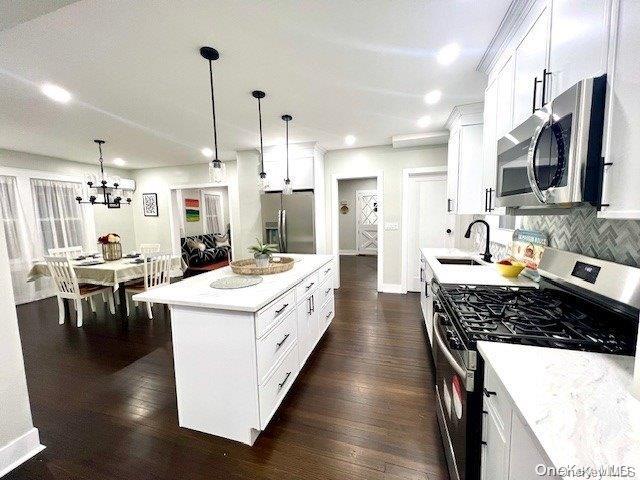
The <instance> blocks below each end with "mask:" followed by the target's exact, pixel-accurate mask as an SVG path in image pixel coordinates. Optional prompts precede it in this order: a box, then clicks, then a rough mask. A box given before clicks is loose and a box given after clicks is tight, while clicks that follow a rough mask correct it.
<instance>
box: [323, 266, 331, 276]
mask: <svg viewBox="0 0 640 480" xmlns="http://www.w3.org/2000/svg"><path fill="white" fill-rule="evenodd" d="M330 271H331V267H329V268H327V269H326V270H325V271H324V273H325V275H326V274H327V273H329V272H330Z"/></svg>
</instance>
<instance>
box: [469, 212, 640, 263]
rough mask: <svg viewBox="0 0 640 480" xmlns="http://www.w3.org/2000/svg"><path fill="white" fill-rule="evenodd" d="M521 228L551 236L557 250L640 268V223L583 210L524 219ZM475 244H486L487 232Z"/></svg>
mask: <svg viewBox="0 0 640 480" xmlns="http://www.w3.org/2000/svg"><path fill="white" fill-rule="evenodd" d="M520 228H523V229H525V230H538V231H541V232H545V233H547V235H549V245H550V246H552V247H553V248H558V249H560V250H568V251H570V252H576V253H580V254H582V255H587V256H589V257H594V258H601V259H603V260H610V261H612V262H616V263H623V264H625V265H631V266H633V267H638V266H640V221H639V220H608V219H600V218H598V217H597V212H596V210H595V209H594V208H592V207H581V208H574V209H572V210H571V212H570V213H569V214H568V215H540V216H538V215H532V216H524V217H522V226H521V227H520ZM478 237H481V238H478ZM475 243H476V245H478V246H480V245H484V233H482V234H481V235H477V236H476V238H475ZM498 245H499V244H496V246H495V247H496V248H495V249H496V250H497V251H499V250H500V249H499V246H498ZM492 247H493V246H492ZM492 250H494V248H492ZM500 253H502V252H500Z"/></svg>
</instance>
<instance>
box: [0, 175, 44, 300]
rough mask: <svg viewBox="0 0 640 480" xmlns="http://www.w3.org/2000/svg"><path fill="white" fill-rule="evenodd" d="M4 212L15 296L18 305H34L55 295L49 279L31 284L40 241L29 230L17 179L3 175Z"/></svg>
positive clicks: (0, 180)
mask: <svg viewBox="0 0 640 480" xmlns="http://www.w3.org/2000/svg"><path fill="white" fill-rule="evenodd" d="M0 213H1V214H2V223H3V227H4V234H5V238H6V243H7V252H8V254H9V264H10V265H9V266H10V269H11V281H12V284H13V294H14V296H15V301H16V303H17V304H21V303H27V302H32V301H34V300H39V299H41V298H46V297H49V296H51V295H53V293H54V290H53V284H52V283H51V280H50V279H48V278H42V279H39V280H36V281H35V282H27V278H28V276H29V271H30V270H31V267H32V265H33V260H34V257H35V252H36V251H37V249H38V248H37V246H38V245H39V243H40V242H38V241H37V240H38V239H37V238H34V235H33V232H31V231H30V229H29V224H28V222H27V218H26V214H25V209H24V201H22V199H21V198H20V192H19V189H18V184H17V181H16V178H15V177H11V176H0Z"/></svg>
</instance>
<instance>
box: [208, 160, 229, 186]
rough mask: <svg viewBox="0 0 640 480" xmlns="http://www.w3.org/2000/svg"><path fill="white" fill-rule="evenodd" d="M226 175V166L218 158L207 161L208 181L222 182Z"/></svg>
mask: <svg viewBox="0 0 640 480" xmlns="http://www.w3.org/2000/svg"><path fill="white" fill-rule="evenodd" d="M225 177H226V168H225V165H224V163H222V162H221V161H220V160H218V161H217V162H216V161H213V162H211V163H209V181H210V182H213V183H223V182H224V180H225Z"/></svg>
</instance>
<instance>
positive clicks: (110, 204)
mask: <svg viewBox="0 0 640 480" xmlns="http://www.w3.org/2000/svg"><path fill="white" fill-rule="evenodd" d="M94 142H95V143H96V145H98V153H99V155H100V158H99V159H98V161H99V162H100V185H94V183H93V182H87V185H88V186H89V188H95V189H96V191H97V192H98V193H101V195H102V200H99V199H98V197H97V196H96V195H90V196H89V200H82V197H76V201H77V202H78V203H79V204H83V203H88V204H91V205H105V206H106V207H107V208H120V205H130V204H131V199H130V198H127V203H125V204H123V203H122V197H121V196H120V195H119V190H118V187H119V185H118V184H117V183H114V184H113V185H111V186H109V185H107V181H106V180H105V178H104V159H103V158H102V145H104V143H105V141H104V140H98V139H96V140H94ZM112 195H113V196H114V197H113V198H111V196H112Z"/></svg>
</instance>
